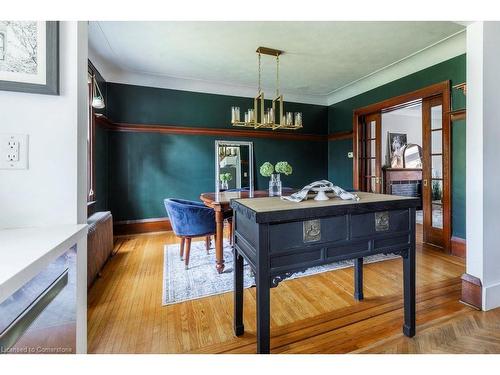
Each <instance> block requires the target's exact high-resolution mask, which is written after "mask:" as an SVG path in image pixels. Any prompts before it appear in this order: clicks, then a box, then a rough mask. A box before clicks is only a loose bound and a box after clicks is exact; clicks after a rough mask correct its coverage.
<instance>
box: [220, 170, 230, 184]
mask: <svg viewBox="0 0 500 375" xmlns="http://www.w3.org/2000/svg"><path fill="white" fill-rule="evenodd" d="M219 178H220V180H221V181H222V182H228V181H231V180H232V179H233V176H232V175H231V173H229V172H228V173H221V174H220V175H219Z"/></svg>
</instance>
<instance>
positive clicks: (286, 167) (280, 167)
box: [274, 161, 293, 176]
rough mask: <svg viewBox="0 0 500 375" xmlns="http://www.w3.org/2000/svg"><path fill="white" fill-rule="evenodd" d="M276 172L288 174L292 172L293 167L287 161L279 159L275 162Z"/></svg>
mask: <svg viewBox="0 0 500 375" xmlns="http://www.w3.org/2000/svg"><path fill="white" fill-rule="evenodd" d="M274 169H275V170H276V172H277V173H283V174H284V175H285V176H289V175H291V174H292V172H293V168H292V166H291V165H290V164H288V162H287V161H279V162H277V163H276V167H275V168H274Z"/></svg>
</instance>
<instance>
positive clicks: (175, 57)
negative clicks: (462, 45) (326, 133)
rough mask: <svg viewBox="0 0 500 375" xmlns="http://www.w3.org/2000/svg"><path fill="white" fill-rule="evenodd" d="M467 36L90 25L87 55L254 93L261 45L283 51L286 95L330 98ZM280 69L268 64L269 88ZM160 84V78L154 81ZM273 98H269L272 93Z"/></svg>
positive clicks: (388, 27)
mask: <svg viewBox="0 0 500 375" xmlns="http://www.w3.org/2000/svg"><path fill="white" fill-rule="evenodd" d="M463 29H464V26H463V25H460V24H457V23H453V22H416V21H415V22H131V21H121V22H108V21H99V22H90V24H89V49H90V51H91V55H94V56H97V57H98V58H99V59H100V60H102V61H103V62H104V63H105V64H106V65H107V66H111V67H112V68H113V69H115V70H117V71H120V72H121V73H122V74H123V73H130V74H135V75H138V74H139V75H145V76H149V77H162V78H166V77H167V78H171V79H183V80H192V81H195V82H198V83H202V84H208V83H210V84H218V85H223V86H227V87H229V86H231V85H237V86H245V87H252V88H253V89H255V91H256V81H257V56H256V54H255V49H256V48H257V47H258V46H265V47H271V48H276V49H280V50H283V51H285V53H284V54H283V55H282V57H281V73H280V74H281V87H282V89H283V91H284V92H285V93H287V92H288V93H295V94H297V95H309V96H313V97H314V96H317V97H321V96H326V95H329V94H331V93H332V92H334V91H336V90H339V89H340V88H342V87H345V86H347V85H349V84H351V83H353V82H356V81H358V80H359V79H361V78H363V77H366V76H368V75H370V74H372V73H374V72H376V71H379V70H381V69H383V68H385V67H388V66H390V65H392V64H394V63H395V62H398V61H400V60H402V59H405V58H406V57H408V56H411V55H413V54H415V53H416V52H419V51H421V50H423V49H426V48H427V47H429V46H432V45H434V44H436V43H438V42H440V41H443V40H445V39H447V38H449V37H450V36H452V35H455V34H457V33H458V32H460V31H462V30H463ZM274 64H275V62H274V59H273V58H272V57H269V56H264V57H263V81H264V84H263V86H264V87H265V88H274V82H275V65H274ZM153 81H154V79H153ZM267 96H268V97H269V96H271V93H269V94H267Z"/></svg>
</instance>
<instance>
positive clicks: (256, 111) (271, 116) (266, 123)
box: [231, 47, 302, 130]
mask: <svg viewBox="0 0 500 375" xmlns="http://www.w3.org/2000/svg"><path fill="white" fill-rule="evenodd" d="M255 52H257V55H258V61H259V81H258V90H257V96H256V97H255V98H254V101H253V108H250V109H248V111H247V112H245V114H244V121H241V119H240V107H231V125H233V126H237V127H244V128H254V129H260V128H264V129H272V130H276V129H288V130H296V129H300V128H302V112H295V113H292V112H285V110H284V104H283V95H282V94H281V93H280V69H279V68H280V55H282V54H283V51H280V50H277V49H272V48H267V47H259V48H257V51H255ZM263 54H264V55H269V56H275V57H276V97H275V99H274V100H273V101H272V107H270V108H267V109H265V100H264V91H262V88H261V71H262V67H261V55H263Z"/></svg>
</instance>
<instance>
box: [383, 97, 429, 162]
mask: <svg viewBox="0 0 500 375" xmlns="http://www.w3.org/2000/svg"><path fill="white" fill-rule="evenodd" d="M412 110H413V111H416V112H419V113H420V115H410V114H407V113H405V111H406V110H405V109H403V110H396V111H392V112H387V113H383V114H382V165H386V164H387V161H388V160H387V134H388V133H401V134H406V141H407V142H408V143H414V144H417V145H419V146H420V147H422V116H421V113H422V106H421V105H419V106H418V107H416V108H415V109H412ZM389 164H390V161H389Z"/></svg>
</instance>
